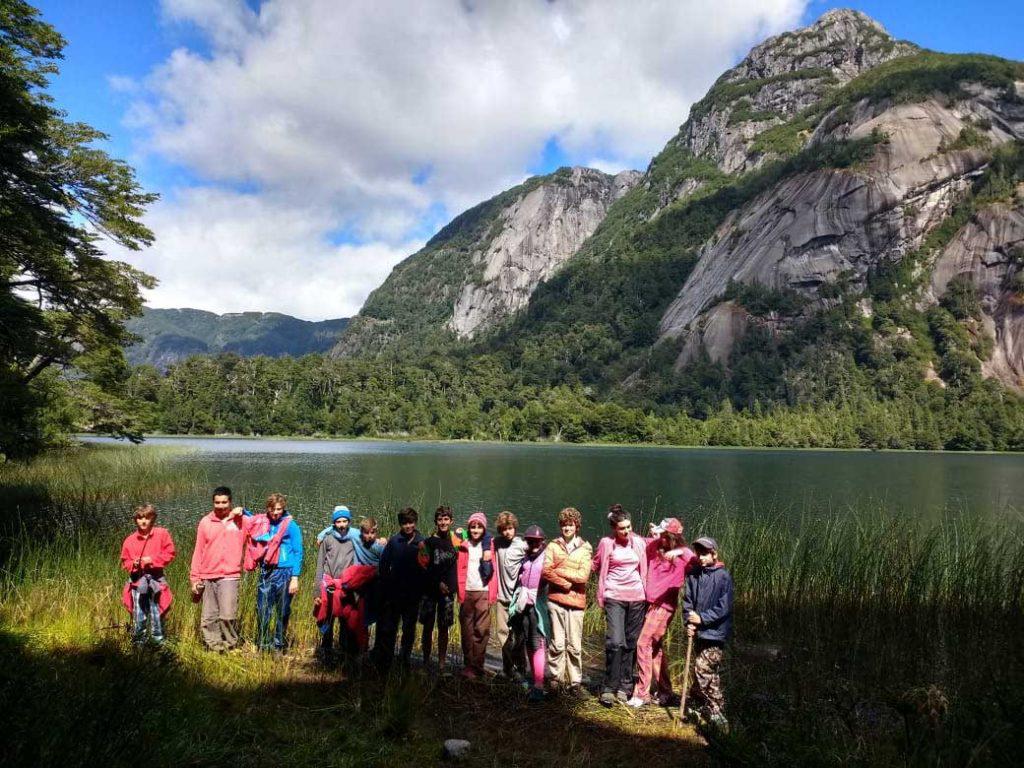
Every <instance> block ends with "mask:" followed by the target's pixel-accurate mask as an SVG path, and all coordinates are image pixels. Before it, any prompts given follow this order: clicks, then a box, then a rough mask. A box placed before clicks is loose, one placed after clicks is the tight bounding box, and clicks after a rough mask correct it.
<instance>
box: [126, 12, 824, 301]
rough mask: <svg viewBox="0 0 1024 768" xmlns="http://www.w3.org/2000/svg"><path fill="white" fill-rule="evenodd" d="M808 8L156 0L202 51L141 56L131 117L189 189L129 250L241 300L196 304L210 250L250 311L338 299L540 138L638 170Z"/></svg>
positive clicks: (560, 149) (180, 281)
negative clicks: (732, 72)
mask: <svg viewBox="0 0 1024 768" xmlns="http://www.w3.org/2000/svg"><path fill="white" fill-rule="evenodd" d="M804 5H805V3H804V2H803V0H768V1H767V2H758V1H755V0H722V1H721V2H716V3H714V4H711V3H707V2H696V1H695V0H688V1H684V2H679V1H678V0H677V1H675V2H673V1H670V0H665V1H659V0H652V1H651V2H644V3H629V4H627V3H618V2H612V1H611V0H592V1H590V2H524V3H506V2H470V1H469V0H465V1H464V2H446V1H445V2H443V1H441V0H434V1H424V2H416V3H409V2H395V1H394V0H392V1H389V0H382V1H381V2H376V3H372V4H361V3H337V2H333V1H332V0H289V1H288V2H284V1H283V0H270V1H268V2H264V3H262V4H261V5H260V6H259V7H258V10H254V9H253V8H252V7H251V6H250V5H248V4H246V3H245V2H242V0H216V1H215V2H211V1H209V0H203V1H202V2H200V0H164V2H163V11H164V15H165V17H166V19H167V20H168V22H169V23H177V24H180V23H187V24H191V25H194V26H195V27H196V28H197V29H198V30H199V31H200V32H201V33H202V35H203V37H204V39H205V40H206V41H207V47H206V49H204V50H201V51H200V50H189V49H185V48H181V49H178V50H176V51H174V52H173V54H172V55H171V56H170V57H169V58H168V59H167V60H166V61H164V62H163V63H162V64H161V65H160V66H159V67H158V68H157V69H156V70H154V71H153V72H152V73H150V75H149V76H148V78H147V79H146V80H145V82H144V83H142V88H141V89H140V90H141V95H140V97H139V98H138V99H137V100H136V101H135V103H134V105H133V107H132V109H131V113H130V115H129V122H130V124H131V125H132V126H133V127H134V129H135V130H136V131H137V134H138V137H139V139H140V144H141V146H142V147H143V149H144V150H145V151H147V152H149V153H153V154H155V155H156V156H157V157H158V158H159V159H160V161H161V162H165V163H166V162H169V163H171V164H172V165H176V166H180V167H182V168H183V169H185V170H186V171H187V172H188V174H190V176H191V177H193V178H195V179H197V180H198V183H201V184H202V187H201V188H198V189H191V190H184V191H179V192H178V193H176V194H172V195H170V196H169V197H168V199H167V200H166V202H164V203H161V204H160V205H159V206H158V207H157V208H156V209H155V210H154V212H153V215H152V217H151V220H152V223H153V225H154V227H156V232H157V236H158V244H157V245H156V246H155V248H154V249H153V251H152V252H151V253H149V254H145V255H143V256H141V257H133V261H136V262H137V263H139V264H141V265H142V266H144V267H146V268H148V269H149V270H150V271H152V272H154V273H155V274H156V275H157V277H159V278H161V280H162V283H163V286H162V287H161V288H159V289H157V293H156V295H155V297H154V303H157V304H160V305H163V306H168V305H171V304H172V303H174V302H183V303H186V304H188V305H189V306H203V307H205V308H209V309H217V310H221V311H223V310H225V309H236V308H241V307H225V306H212V305H209V304H204V303H201V302H198V301H195V300H192V299H191V296H192V293H193V291H195V290H196V289H198V288H199V287H200V286H202V285H203V282H204V281H203V277H204V275H208V272H207V271H206V270H207V269H208V268H209V267H210V265H211V264H212V263H214V262H219V261H224V262H228V263H236V265H240V264H244V265H245V267H246V268H245V270H244V271H241V272H236V273H235V275H236V279H237V280H238V281H239V285H238V289H239V291H238V294H239V300H241V299H242V298H243V297H244V298H245V300H247V301H248V300H251V301H253V303H252V304H250V305H248V306H246V307H245V308H247V309H264V310H267V309H279V310H281V311H286V312H291V313H294V314H298V315H300V316H303V317H334V316H339V315H346V314H351V313H353V312H355V311H356V310H357V309H358V307H359V304H360V303H361V301H362V298H363V297H365V295H366V293H368V292H369V290H370V289H372V288H373V287H374V286H375V285H376V284H377V282H379V280H380V278H382V277H383V275H384V274H386V273H387V271H388V270H389V269H390V268H391V266H393V265H394V263H396V262H397V260H398V259H400V258H401V256H402V255H404V254H406V253H408V252H410V251H409V248H410V244H411V243H414V242H416V241H419V240H422V239H423V238H424V237H425V236H428V235H429V234H430V229H431V228H432V227H433V226H435V225H436V224H438V223H440V222H441V221H443V220H444V219H446V218H447V217H448V216H449V215H450V214H452V213H455V212H457V211H458V210H461V209H463V208H465V207H468V206H469V205H472V204H474V203H476V202H478V201H479V200H481V199H483V198H485V197H488V196H489V195H492V194H494V193H495V192H496V191H498V190H500V189H502V188H505V187H508V186H511V185H512V184H514V183H515V182H517V181H519V180H521V179H522V178H523V177H524V176H526V175H528V173H529V172H530V171H531V169H540V166H541V164H542V157H543V153H544V150H545V147H547V148H548V150H549V152H550V151H551V149H552V147H555V148H556V149H555V152H556V156H557V157H558V158H559V159H561V158H565V159H568V160H570V161H572V162H586V161H588V160H590V159H592V158H600V162H601V163H602V165H603V166H604V167H616V168H618V167H624V166H629V165H632V166H637V165H639V166H642V165H644V164H645V163H646V162H647V160H648V159H649V158H650V156H651V155H653V154H654V153H655V152H656V151H657V150H658V149H660V148H661V146H662V145H663V144H664V142H665V141H666V140H667V139H668V138H669V137H670V136H671V135H672V134H673V133H674V132H675V131H676V129H677V127H678V125H679V123H681V122H682V120H683V119H684V118H685V116H686V113H687V110H688V108H689V104H690V103H691V102H692V101H693V100H694V99H696V98H699V97H700V96H701V95H702V94H703V93H704V91H705V90H706V89H707V87H708V85H709V84H710V83H711V81H712V80H713V79H714V77H715V76H716V75H717V74H718V73H719V72H721V71H722V70H723V69H725V68H726V67H728V66H729V65H730V64H732V63H733V62H734V60H735V58H736V56H737V54H739V53H740V52H742V51H744V50H745V49H746V48H747V47H749V45H750V43H751V42H752V41H755V40H758V39H760V38H762V37H764V36H765V35H767V34H770V33H772V32H776V31H779V30H781V29H783V28H786V27H788V26H792V25H793V24H794V23H795V22H796V21H797V20H798V19H799V17H800V14H801V12H802V10H803V8H804ZM543 170H548V169H547V168H544V169H543ZM239 232H240V236H241V237H242V238H243V240H244V241H245V243H244V245H239V246H237V247H234V246H231V245H230V242H231V239H232V237H234V233H239ZM211 233H212V234H211ZM257 235H258V237H259V242H254V240H255V239H257ZM339 243H340V244H341V245H338V244H339ZM211 247H216V248H217V249H223V248H228V253H227V254H225V253H224V252H223V251H221V250H217V251H211V250H210V248H211ZM243 250H244V251H245V253H244V254H243V253H242V251H243ZM282 253H283V254H285V256H284V258H285V259H286V260H287V263H288V264H289V268H290V271H289V274H288V282H289V285H291V286H295V288H296V290H295V292H294V293H293V296H292V297H291V298H290V300H289V303H287V304H285V305H280V306H279V305H275V304H272V303H270V302H269V301H268V300H267V298H268V297H267V296H266V295H265V293H264V292H265V290H266V286H267V285H272V284H274V283H275V281H277V280H279V279H280V271H279V269H280V265H281V263H282V261H281V260H282V256H281V254H282ZM370 261H373V262H374V263H373V264H371V263H369V262H370ZM335 262H336V263H335ZM327 265H330V266H329V268H328V266H327ZM325 269H326V270H327V271H326V272H325V271H324V270H325ZM337 279H340V285H339V284H337V283H335V286H334V287H336V288H340V290H338V291H335V292H334V293H333V294H332V293H331V292H329V291H327V290H324V289H326V288H327V287H329V286H327V285H326V283H327V281H328V280H337ZM300 281H301V282H303V283H312V282H316V283H320V284H321V285H322V288H314V287H309V288H307V287H304V286H299V285H298V283H299V282H300ZM332 297H333V298H332ZM332 300H333V301H334V302H335V303H333V304H331V305H330V306H323V302H324V301H332Z"/></svg>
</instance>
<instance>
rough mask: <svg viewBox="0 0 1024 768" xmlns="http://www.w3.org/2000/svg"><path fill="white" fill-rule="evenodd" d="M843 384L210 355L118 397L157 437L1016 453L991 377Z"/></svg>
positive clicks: (1020, 416)
mask: <svg viewBox="0 0 1024 768" xmlns="http://www.w3.org/2000/svg"><path fill="white" fill-rule="evenodd" d="M709 375H710V374H709ZM712 378H713V376H712ZM709 381H710V379H709ZM846 384H847V386H848V391H847V392H845V393H844V392H842V391H836V392H834V393H833V394H836V395H839V397H836V398H833V399H832V400H830V401H829V402H824V401H822V402H794V403H793V404H791V405H785V404H779V403H775V404H772V403H770V402H768V401H766V402H765V404H764V405H762V404H761V403H759V402H757V401H754V402H751V403H747V404H746V405H744V403H743V401H742V398H741V399H740V400H739V401H737V400H736V399H735V398H734V397H732V396H730V394H729V393H728V392H726V391H725V390H722V391H721V392H715V393H710V394H709V392H708V391H703V390H702V391H700V392H696V391H694V392H693V393H691V394H692V395H693V398H686V399H685V400H684V401H680V402H676V403H674V404H671V405H667V404H659V403H657V402H655V401H651V400H645V399H644V398H643V397H642V393H627V394H626V395H622V394H621V393H620V395H618V396H615V397H611V398H608V397H606V396H605V395H604V394H602V393H601V392H600V391H599V390H598V389H597V388H593V387H591V386H588V385H585V384H583V383H582V382H579V381H576V382H575V383H572V382H571V380H570V381H569V382H568V383H565V384H564V385H561V386H554V387H552V386H549V385H546V384H544V383H543V382H542V381H540V380H536V379H533V378H532V377H531V376H530V374H529V371H524V370H517V369H512V368H510V367H509V366H508V362H507V361H506V360H504V359H503V358H502V357H501V356H491V357H489V356H476V357H468V356H462V357H460V356H452V357H440V356H439V357H431V358H428V359H425V360H422V361H416V362H404V363H403V362H396V361H390V360H380V359H358V360H356V359H336V358H331V357H325V356H320V355H308V356H306V357H302V358H298V359H293V358H277V359H274V358H266V357H256V358H241V357H238V356H237V355H232V354H223V355H219V356H216V357H193V358H189V359H187V360H185V361H183V362H181V363H177V364H175V365H172V366H171V367H170V368H169V369H168V370H167V371H166V372H163V373H161V372H159V371H157V370H156V369H155V368H153V367H151V366H138V367H135V368H133V370H132V373H131V376H130V379H129V380H128V383H127V385H126V386H127V389H126V391H125V395H126V398H127V399H128V400H129V401H130V402H131V403H132V404H133V405H132V407H133V409H134V411H135V412H136V417H135V421H134V425H135V429H136V430H138V431H141V432H159V433H164V434H193V435H212V434H236V435H278V436H285V435H290V436H324V437H413V438H422V439H442V440H444V439H470V440H473V439H476V440H506V441H532V440H555V441H564V442H610V443H657V444H664V445H688V446H747V447H753V446H764V447H793V448H796V447H808V448H872V449H882V448H891V449H927V450H936V449H950V450H1000V451H1003V450H1024V406H1022V404H1021V403H1022V401H1020V400H1019V398H1017V397H1014V396H1003V395H1001V394H999V392H997V387H996V385H995V384H994V383H992V382H977V383H976V386H975V387H974V388H973V389H971V390H970V391H968V392H964V391H957V392H952V391H944V390H942V389H940V388H938V387H917V388H914V389H913V391H908V392H907V393H906V396H900V397H897V398H895V399H890V400H879V399H877V398H876V396H875V395H874V394H873V393H872V392H871V391H870V388H869V387H867V385H866V383H865V382H860V383H858V381H857V378H856V376H855V377H854V378H853V379H851V380H850V381H848V382H846ZM698 395H699V396H698ZM741 406H742V408H741Z"/></svg>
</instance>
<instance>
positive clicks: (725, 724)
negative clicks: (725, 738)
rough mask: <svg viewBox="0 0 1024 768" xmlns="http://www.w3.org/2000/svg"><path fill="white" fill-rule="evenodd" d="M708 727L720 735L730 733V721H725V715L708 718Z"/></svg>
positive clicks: (719, 714)
mask: <svg viewBox="0 0 1024 768" xmlns="http://www.w3.org/2000/svg"><path fill="white" fill-rule="evenodd" d="M708 725H710V726H711V727H712V728H714V729H715V730H717V731H719V732H720V733H728V732H729V721H728V720H726V719H725V715H723V714H721V713H717V714H714V715H712V716H711V717H710V718H708Z"/></svg>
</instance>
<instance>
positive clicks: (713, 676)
mask: <svg viewBox="0 0 1024 768" xmlns="http://www.w3.org/2000/svg"><path fill="white" fill-rule="evenodd" d="M693 550H694V552H696V554H697V558H698V559H699V561H700V565H699V566H697V567H696V568H695V569H694V570H693V571H692V572H688V574H687V576H686V595H685V597H684V598H683V611H684V613H685V616H686V633H687V635H689V636H690V637H693V636H696V642H695V643H694V651H695V652H696V660H695V661H694V665H693V686H692V688H691V689H690V696H691V701H693V702H694V704H695V705H696V707H695V709H696V711H697V713H700V714H703V715H705V716H706V717H707V719H708V721H710V722H711V724H712V725H715V726H718V727H719V728H721V729H726V728H728V727H729V723H728V721H727V720H726V719H725V696H724V694H723V693H722V678H721V674H720V671H721V667H722V659H723V657H724V656H725V644H726V642H727V641H728V640H729V638H730V637H731V636H732V601H733V584H732V576H731V575H730V574H729V571H727V570H726V569H725V566H724V565H722V561H721V560H719V559H718V543H717V542H716V541H715V540H714V539H712V538H710V537H708V536H702V537H701V538H699V539H697V540H696V541H695V542H693Z"/></svg>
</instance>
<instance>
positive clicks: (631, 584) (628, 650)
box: [594, 504, 647, 707]
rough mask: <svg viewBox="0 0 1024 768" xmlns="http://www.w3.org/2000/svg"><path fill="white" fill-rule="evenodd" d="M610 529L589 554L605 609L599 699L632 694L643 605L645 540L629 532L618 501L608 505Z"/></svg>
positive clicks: (625, 697)
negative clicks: (603, 663) (592, 560)
mask: <svg viewBox="0 0 1024 768" xmlns="http://www.w3.org/2000/svg"><path fill="white" fill-rule="evenodd" d="M608 524H609V525H610V526H611V529H612V533H611V535H610V536H605V537H604V538H603V539H601V542H600V544H598V546H597V553H596V554H595V555H594V570H595V571H596V572H597V602H598V604H600V606H601V607H602V608H604V617H605V635H604V659H605V678H604V684H603V685H602V688H601V698H600V701H601V704H603V705H604V706H606V707H610V706H612V705H614V704H615V700H616V699H618V700H619V701H621V702H622V703H626V702H627V701H629V699H630V697H631V695H632V693H633V668H634V665H635V662H636V643H637V639H638V638H639V637H640V630H641V628H642V627H643V624H644V614H645V612H646V610H647V593H646V590H645V587H644V585H645V584H646V582H647V543H646V542H645V541H644V540H643V539H642V538H641V537H640V536H637V535H636V534H635V533H633V523H632V520H631V519H630V516H629V513H628V512H626V511H625V510H624V509H623V508H622V505H621V504H614V505H612V506H611V507H610V508H609V510H608Z"/></svg>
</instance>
